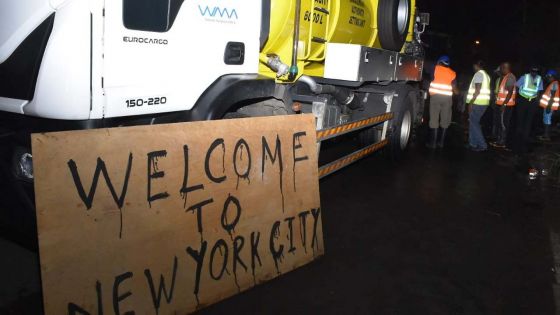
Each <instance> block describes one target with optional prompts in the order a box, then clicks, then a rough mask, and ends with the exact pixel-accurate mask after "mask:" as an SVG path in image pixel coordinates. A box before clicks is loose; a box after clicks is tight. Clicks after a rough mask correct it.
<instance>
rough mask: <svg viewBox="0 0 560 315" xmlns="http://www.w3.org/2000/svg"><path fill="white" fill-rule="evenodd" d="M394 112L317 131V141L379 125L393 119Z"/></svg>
mask: <svg viewBox="0 0 560 315" xmlns="http://www.w3.org/2000/svg"><path fill="white" fill-rule="evenodd" d="M393 117H394V114H393V113H385V114H382V115H379V116H374V117H371V118H368V119H363V120H358V121H354V122H351V123H347V124H345V125H340V126H337V127H333V128H329V129H323V130H318V131H317V142H321V141H325V140H328V139H331V138H334V137H337V136H340V135H343V134H347V133H350V132H353V131H356V130H360V129H364V128H367V127H370V126H373V125H377V124H379V123H382V122H384V121H387V120H391V119H393Z"/></svg>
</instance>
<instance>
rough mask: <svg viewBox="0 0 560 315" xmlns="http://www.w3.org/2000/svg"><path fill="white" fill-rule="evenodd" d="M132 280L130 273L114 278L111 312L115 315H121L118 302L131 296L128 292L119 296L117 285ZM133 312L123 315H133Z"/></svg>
mask: <svg viewBox="0 0 560 315" xmlns="http://www.w3.org/2000/svg"><path fill="white" fill-rule="evenodd" d="M129 278H132V272H125V273H123V274H121V275H118V276H116V277H115V282H114V284H113V311H114V312H115V315H120V314H121V309H120V307H119V304H120V302H122V301H123V300H124V299H126V298H128V297H129V296H131V295H132V293H131V292H130V291H126V292H125V293H123V294H119V285H120V284H121V283H122V282H124V281H125V280H126V279H129ZM134 314H135V313H134V311H127V312H124V314H123V315H134Z"/></svg>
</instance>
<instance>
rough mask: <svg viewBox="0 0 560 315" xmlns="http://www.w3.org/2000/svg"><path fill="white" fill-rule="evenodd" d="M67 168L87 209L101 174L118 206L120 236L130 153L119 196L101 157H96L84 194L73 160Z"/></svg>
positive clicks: (130, 158) (128, 176) (120, 233)
mask: <svg viewBox="0 0 560 315" xmlns="http://www.w3.org/2000/svg"><path fill="white" fill-rule="evenodd" d="M68 168H69V169H70V173H71V174H72V179H73V180H74V184H75V185H76V189H77V190H78V195H80V198H81V199H82V201H83V202H84V204H85V205H86V207H87V209H88V210H89V209H91V207H92V205H93V198H94V197H95V190H96V189H97V182H98V181H99V175H101V174H102V175H103V178H104V179H105V182H106V183H107V187H109V191H110V192H111V195H112V196H113V200H115V203H116V204H117V206H118V207H119V212H120V227H119V238H121V237H122V230H123V215H122V206H123V204H124V199H125V197H126V190H127V189H128V179H129V178H130V171H131V169H132V153H130V154H129V156H128V163H127V166H126V173H125V175H124V182H123V187H122V189H121V194H120V196H117V192H116V191H115V187H113V183H112V182H111V178H110V177H109V172H107V167H106V166H105V162H104V161H103V160H102V159H101V158H97V166H96V167H95V172H94V173H93V181H92V183H91V186H90V189H89V193H88V194H87V195H86V192H85V190H84V186H83V185H82V180H81V179H80V174H79V172H78V166H77V165H76V162H74V160H70V161H68Z"/></svg>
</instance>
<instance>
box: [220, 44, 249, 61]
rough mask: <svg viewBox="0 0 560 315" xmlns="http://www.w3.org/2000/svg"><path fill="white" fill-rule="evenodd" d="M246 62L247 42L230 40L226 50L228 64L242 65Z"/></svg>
mask: <svg viewBox="0 0 560 315" xmlns="http://www.w3.org/2000/svg"><path fill="white" fill-rule="evenodd" d="M244 62H245V43H241V42H229V43H227V45H226V50H225V52H224V63H225V64H226V65H242V64H243V63H244Z"/></svg>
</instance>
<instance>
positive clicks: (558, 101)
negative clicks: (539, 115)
mask: <svg viewBox="0 0 560 315" xmlns="http://www.w3.org/2000/svg"><path fill="white" fill-rule="evenodd" d="M546 79H547V80H548V82H549V84H548V87H547V88H546V90H545V92H544V93H543V95H542V97H541V101H540V104H541V107H542V108H543V110H544V114H543V123H544V134H543V135H542V136H540V137H539V138H540V140H542V141H550V128H551V125H552V113H553V112H555V111H557V110H558V108H560V82H559V81H558V73H557V72H556V71H554V70H549V71H548V72H547V74H546Z"/></svg>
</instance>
